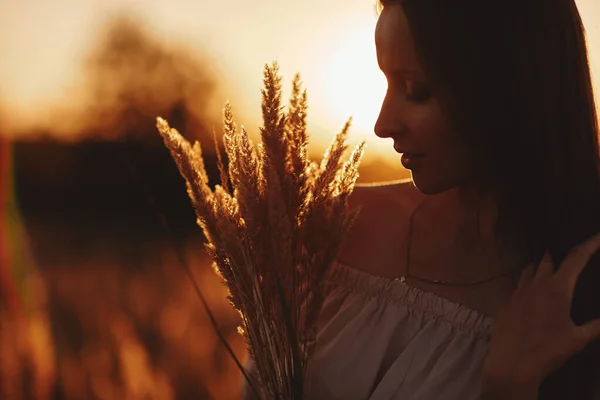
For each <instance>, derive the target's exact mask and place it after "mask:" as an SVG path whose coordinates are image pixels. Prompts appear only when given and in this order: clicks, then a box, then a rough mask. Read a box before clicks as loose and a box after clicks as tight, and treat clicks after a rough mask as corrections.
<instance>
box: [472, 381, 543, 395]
mask: <svg viewBox="0 0 600 400" xmlns="http://www.w3.org/2000/svg"><path fill="white" fill-rule="evenodd" d="M538 388H539V385H537V384H533V383H532V384H529V383H517V382H515V381H502V380H500V379H498V380H496V379H491V378H484V380H483V384H482V387H481V395H480V397H479V400H537V399H538Z"/></svg>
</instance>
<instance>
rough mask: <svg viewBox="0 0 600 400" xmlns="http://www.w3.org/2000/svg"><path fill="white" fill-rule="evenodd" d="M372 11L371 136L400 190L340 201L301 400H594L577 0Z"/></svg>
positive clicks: (588, 167) (585, 78) (597, 313)
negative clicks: (341, 240)
mask: <svg viewBox="0 0 600 400" xmlns="http://www.w3.org/2000/svg"><path fill="white" fill-rule="evenodd" d="M382 3H383V4H382V10H381V14H380V17H379V20H378V24H377V28H376V33H375V41H376V46H377V57H378V62H379V65H380V67H381V69H382V71H383V72H384V73H385V75H386V77H387V80H388V90H387V93H386V96H385V99H384V101H383V105H382V108H381V113H380V116H379V118H378V121H377V123H376V126H375V133H376V134H377V136H379V137H381V138H392V139H393V141H394V148H395V149H396V151H398V152H399V153H402V154H403V155H402V158H401V161H402V163H403V165H404V166H405V167H406V168H407V169H409V170H410V171H411V178H412V179H411V180H410V181H408V182H399V183H393V184H385V185H370V186H361V187H357V188H356V190H355V192H354V193H353V197H352V203H353V204H352V205H353V206H356V205H361V206H362V211H361V214H360V216H359V219H358V220H357V222H356V223H355V225H354V227H353V229H352V231H351V233H350V234H349V236H348V238H347V240H346V242H345V245H344V248H343V249H342V252H341V255H340V256H339V259H338V261H337V262H336V263H335V264H334V265H333V266H332V270H331V274H330V276H329V283H330V284H331V285H332V286H333V290H332V292H331V294H330V295H329V297H328V298H327V300H326V302H325V304H324V307H323V310H322V312H321V316H320V327H319V335H318V347H317V349H316V352H315V354H314V356H313V358H312V360H311V364H310V366H309V371H308V382H307V386H306V398H308V399H348V400H351V399H357V400H359V399H361V400H362V399H371V400H383V399H386V400H387V399H423V400H431V399H448V400H454V399H461V400H464V399H535V398H538V397H539V398H541V399H600V384H599V383H598V381H600V353H599V350H598V349H599V339H600V323H599V322H598V321H599V320H598V317H600V290H598V289H600V259H599V258H598V257H593V255H594V254H596V251H597V250H598V248H599V247H600V236H598V235H596V234H597V232H598V231H599V230H600V173H599V167H600V161H599V154H598V138H597V135H598V129H597V119H596V114H595V105H594V99H593V93H592V87H591V80H590V71H589V67H588V59H587V54H586V44H585V37H584V32H583V27H582V24H581V20H580V16H579V14H578V11H577V9H576V6H575V4H574V2H573V1H571V0H544V1H541V0H540V1H535V0H519V1H504V2H486V1H480V0H463V1H448V0H405V1H401V0H387V1H382ZM590 260H591V261H590ZM588 261H589V262H588ZM586 265H587V267H586ZM578 278H581V279H578ZM573 292H574V297H573V298H572V299H571V294H572V293H573ZM571 304H572V309H571ZM571 317H572V319H571ZM583 323H585V325H582V324H583Z"/></svg>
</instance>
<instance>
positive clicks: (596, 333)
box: [577, 318, 600, 351]
mask: <svg viewBox="0 0 600 400" xmlns="http://www.w3.org/2000/svg"><path fill="white" fill-rule="evenodd" d="M577 338H578V340H577V345H578V349H577V350H579V351H581V350H583V349H584V348H585V347H586V346H587V345H588V344H590V343H592V342H593V341H596V340H600V318H598V319H594V320H592V321H590V322H587V323H585V324H583V325H581V326H578V327H577Z"/></svg>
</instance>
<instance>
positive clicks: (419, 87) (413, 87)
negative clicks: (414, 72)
mask: <svg viewBox="0 0 600 400" xmlns="http://www.w3.org/2000/svg"><path fill="white" fill-rule="evenodd" d="M423 86H424V84H421V83H415V82H411V81H406V85H405V92H406V99H407V100H409V101H412V102H413V103H425V102H427V100H429V99H430V98H431V92H430V91H429V90H428V89H427V88H426V87H423Z"/></svg>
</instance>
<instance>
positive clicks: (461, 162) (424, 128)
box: [419, 112, 471, 178]
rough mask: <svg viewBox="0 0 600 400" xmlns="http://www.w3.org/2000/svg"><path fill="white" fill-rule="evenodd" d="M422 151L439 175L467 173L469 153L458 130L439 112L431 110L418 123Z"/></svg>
mask: <svg viewBox="0 0 600 400" xmlns="http://www.w3.org/2000/svg"><path fill="white" fill-rule="evenodd" d="M419 125H420V132H422V136H421V139H422V140H423V141H422V142H421V145H422V146H423V147H424V148H423V152H424V153H426V154H427V155H428V156H430V160H429V161H431V166H432V168H435V169H437V170H439V173H440V175H452V176H456V177H457V178H459V175H460V177H462V176H464V175H467V174H468V173H469V170H470V164H471V161H470V160H471V155H470V153H469V151H468V148H467V146H466V143H465V141H464V139H463V138H462V136H461V135H460V133H459V132H457V131H456V130H455V129H454V128H453V127H452V126H451V124H450V123H448V121H447V120H446V118H444V117H443V116H442V115H441V113H439V112H431V113H429V115H427V116H426V117H425V118H422V119H421V121H420V123H419Z"/></svg>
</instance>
